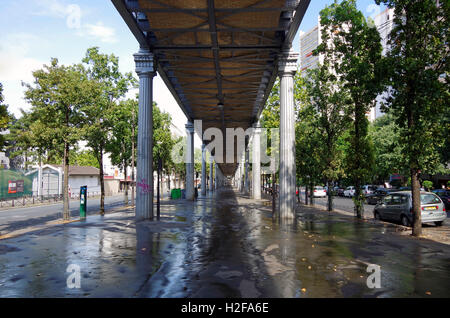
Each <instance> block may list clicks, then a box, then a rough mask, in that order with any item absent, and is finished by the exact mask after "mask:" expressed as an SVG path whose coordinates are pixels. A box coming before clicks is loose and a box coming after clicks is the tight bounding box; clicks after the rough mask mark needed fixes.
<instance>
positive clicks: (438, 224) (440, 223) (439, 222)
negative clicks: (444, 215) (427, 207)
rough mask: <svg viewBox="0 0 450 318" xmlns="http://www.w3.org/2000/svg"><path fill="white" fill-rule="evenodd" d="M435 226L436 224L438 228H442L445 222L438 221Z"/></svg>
mask: <svg viewBox="0 0 450 318" xmlns="http://www.w3.org/2000/svg"><path fill="white" fill-rule="evenodd" d="M434 224H436V226H442V224H444V221H436V222H434Z"/></svg>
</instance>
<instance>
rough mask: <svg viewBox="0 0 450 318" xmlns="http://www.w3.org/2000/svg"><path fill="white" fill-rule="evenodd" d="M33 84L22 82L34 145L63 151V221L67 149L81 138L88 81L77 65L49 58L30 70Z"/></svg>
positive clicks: (66, 204) (66, 210)
mask: <svg viewBox="0 0 450 318" xmlns="http://www.w3.org/2000/svg"><path fill="white" fill-rule="evenodd" d="M33 77H34V82H33V83H34V84H33V85H32V84H24V85H25V87H26V91H25V99H26V100H27V101H28V102H30V104H31V105H32V110H31V114H30V116H31V118H32V119H33V123H32V124H31V125H30V129H31V131H33V133H32V134H33V136H34V137H33V138H32V140H33V144H34V145H35V146H37V148H38V149H40V150H39V151H40V155H42V154H43V150H44V149H54V150H55V151H59V152H60V154H61V152H62V157H63V166H64V184H63V199H64V210H63V216H64V219H65V220H68V219H69V218H70V212H69V195H68V189H69V152H70V147H73V146H74V145H75V144H76V143H77V142H78V141H79V140H80V124H81V114H80V109H81V108H82V107H83V106H84V105H85V104H86V101H87V100H89V98H88V97H89V96H88V94H87V93H86V92H90V90H89V87H88V81H87V79H86V77H85V75H84V74H83V72H81V70H80V68H79V67H76V66H64V65H59V64H58V60H57V59H52V60H51V63H50V65H44V68H43V69H40V70H37V71H35V72H33Z"/></svg>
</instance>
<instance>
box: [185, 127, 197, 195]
mask: <svg viewBox="0 0 450 318" xmlns="http://www.w3.org/2000/svg"><path fill="white" fill-rule="evenodd" d="M186 132H187V151H186V200H191V201H194V199H195V190H194V124H192V123H191V122H189V123H188V124H187V125H186Z"/></svg>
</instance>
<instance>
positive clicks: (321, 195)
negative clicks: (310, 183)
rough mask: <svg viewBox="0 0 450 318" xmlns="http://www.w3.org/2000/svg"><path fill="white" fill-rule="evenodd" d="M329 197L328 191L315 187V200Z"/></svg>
mask: <svg viewBox="0 0 450 318" xmlns="http://www.w3.org/2000/svg"><path fill="white" fill-rule="evenodd" d="M326 196H327V191H326V190H325V188H324V187H314V197H315V198H325V197H326Z"/></svg>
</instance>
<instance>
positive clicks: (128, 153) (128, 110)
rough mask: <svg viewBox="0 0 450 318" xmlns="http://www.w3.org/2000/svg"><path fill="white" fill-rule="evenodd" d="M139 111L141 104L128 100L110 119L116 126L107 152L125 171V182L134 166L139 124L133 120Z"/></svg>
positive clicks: (126, 189)
mask: <svg viewBox="0 0 450 318" xmlns="http://www.w3.org/2000/svg"><path fill="white" fill-rule="evenodd" d="M138 109H139V103H138V101H136V100H133V99H128V100H126V101H121V102H120V103H118V104H116V105H114V107H113V108H112V109H111V113H110V118H109V119H110V120H111V121H112V122H113V123H114V126H113V127H112V130H111V132H112V133H111V138H110V140H109V142H108V144H107V145H106V151H108V152H109V153H110V154H111V163H112V164H113V165H116V166H119V167H121V168H122V170H123V171H124V176H125V180H127V178H128V176H127V170H128V167H130V166H133V162H132V160H134V158H133V155H132V151H133V142H134V144H137V134H136V131H137V128H136V124H137V122H136V121H133V118H135V117H136V116H134V117H133V114H137V113H138ZM133 127H134V129H133ZM133 179H134V178H133ZM132 182H134V180H132ZM132 201H133V200H132ZM124 202H125V204H126V205H128V186H127V185H126V186H125V191H124Z"/></svg>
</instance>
